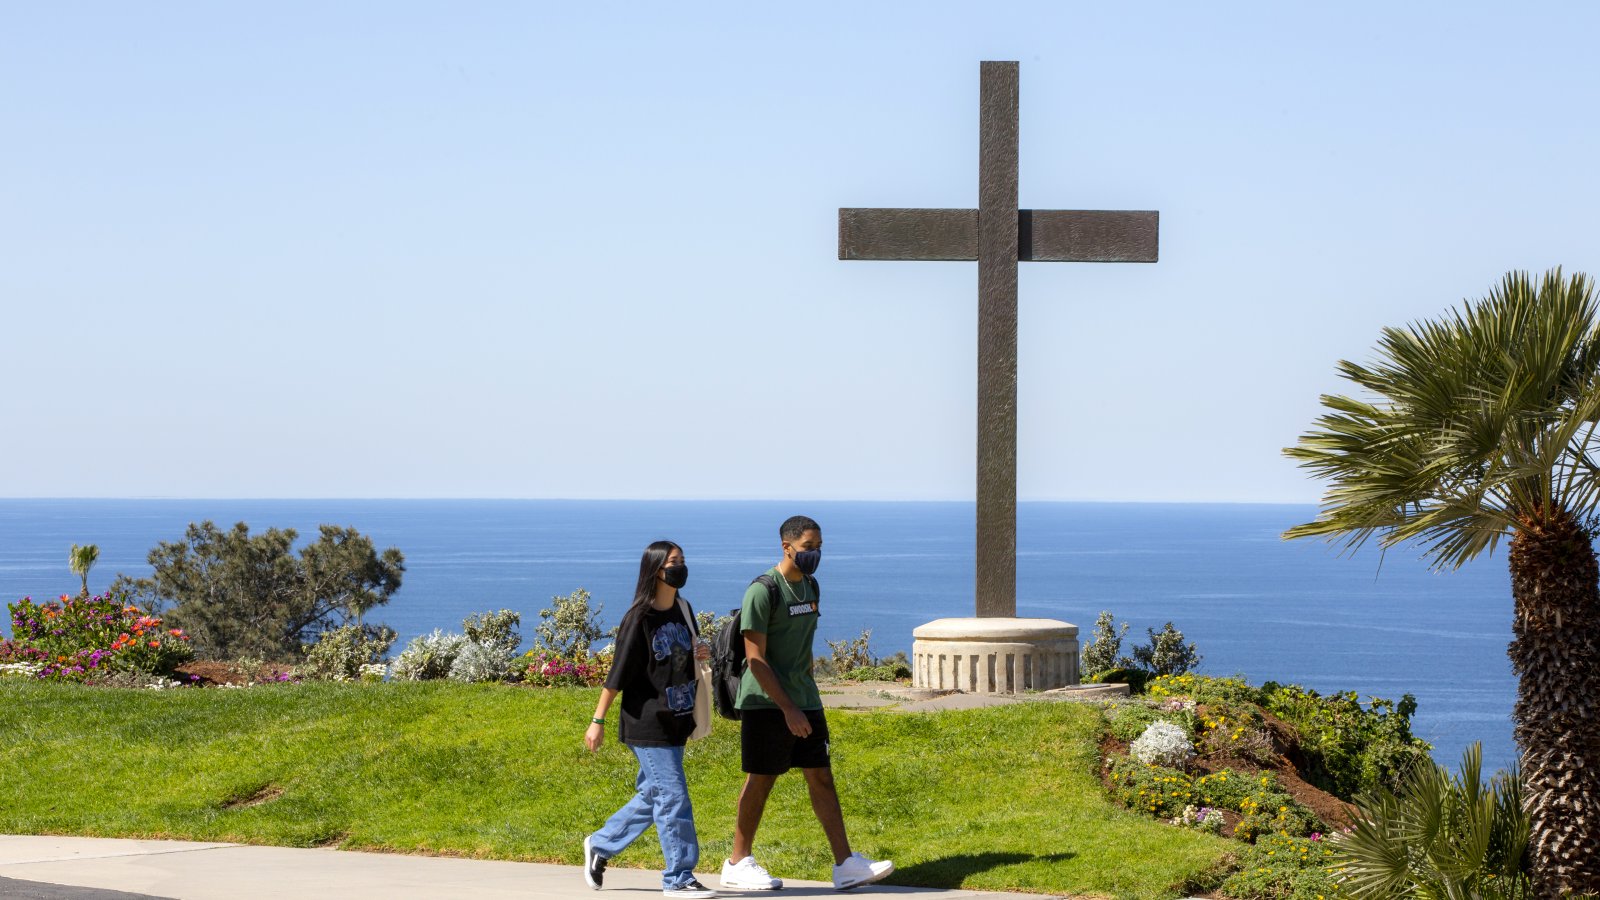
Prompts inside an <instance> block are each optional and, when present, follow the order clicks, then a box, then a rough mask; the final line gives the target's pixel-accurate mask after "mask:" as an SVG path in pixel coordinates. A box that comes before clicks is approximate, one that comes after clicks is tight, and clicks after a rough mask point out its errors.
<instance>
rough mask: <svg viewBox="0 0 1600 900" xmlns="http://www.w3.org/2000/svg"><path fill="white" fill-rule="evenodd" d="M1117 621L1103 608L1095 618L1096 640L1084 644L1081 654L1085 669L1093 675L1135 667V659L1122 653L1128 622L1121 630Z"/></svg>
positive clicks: (1123, 624)
mask: <svg viewBox="0 0 1600 900" xmlns="http://www.w3.org/2000/svg"><path fill="white" fill-rule="evenodd" d="M1115 622H1116V617H1115V616H1113V615H1111V611H1110V610H1108V609H1103V610H1101V611H1100V615H1099V616H1097V617H1096V618H1095V620H1094V641H1092V642H1091V643H1089V644H1086V645H1084V648H1083V651H1082V653H1081V654H1080V655H1081V656H1082V659H1083V671H1084V672H1085V673H1086V674H1088V675H1089V676H1091V677H1092V676H1094V675H1097V674H1099V673H1101V672H1107V671H1110V670H1112V669H1131V668H1133V660H1131V659H1129V658H1128V657H1126V656H1123V655H1121V654H1122V639H1123V637H1125V636H1126V635H1127V633H1128V623H1126V622H1124V623H1122V628H1121V630H1118V629H1117V627H1116V624H1115ZM1115 683H1117V684H1125V683H1126V682H1115Z"/></svg>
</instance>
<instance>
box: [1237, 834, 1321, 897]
mask: <svg viewBox="0 0 1600 900" xmlns="http://www.w3.org/2000/svg"><path fill="white" fill-rule="evenodd" d="M1330 843H1331V842H1330V841H1328V840H1325V839H1324V838H1323V836H1322V835H1321V834H1319V833H1313V834H1312V835H1311V836H1310V837H1289V836H1287V835H1281V834H1273V835H1268V836H1266V837H1263V838H1262V839H1261V840H1259V841H1257V842H1256V844H1255V846H1253V847H1251V848H1249V849H1248V850H1246V851H1245V852H1244V853H1243V854H1241V855H1240V857H1239V870H1238V871H1237V872H1235V873H1234V874H1232V875H1230V876H1228V879H1227V880H1226V881H1224V882H1223V883H1222V889H1221V890H1222V895H1223V896H1224V897H1232V898H1235V900H1335V898H1337V897H1342V896H1345V895H1344V894H1342V893H1340V887H1339V885H1338V884H1337V882H1336V881H1335V878H1334V875H1333V874H1332V873H1330V872H1329V871H1328V869H1329V863H1330V862H1331V860H1332V859H1333V850H1332V849H1331V848H1330V846H1329V845H1330Z"/></svg>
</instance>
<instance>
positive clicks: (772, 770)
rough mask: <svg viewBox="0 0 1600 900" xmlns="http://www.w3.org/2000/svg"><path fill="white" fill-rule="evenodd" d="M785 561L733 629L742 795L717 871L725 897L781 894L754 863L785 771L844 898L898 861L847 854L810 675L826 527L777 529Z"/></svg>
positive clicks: (757, 586)
mask: <svg viewBox="0 0 1600 900" xmlns="http://www.w3.org/2000/svg"><path fill="white" fill-rule="evenodd" d="M778 538H779V540H780V541H782V545H783V559H781V560H779V561H778V564H777V565H776V566H773V567H772V568H770V569H768V570H767V572H766V574H767V577H768V578H770V579H772V581H773V582H774V586H775V587H776V588H777V598H776V599H777V602H776V603H774V602H773V596H772V592H771V591H769V590H768V589H767V587H766V585H764V584H762V583H761V582H760V581H757V582H755V583H753V584H751V585H750V587H749V589H748V590H746V591H745V594H744V609H743V610H742V612H741V613H740V622H739V627H740V628H741V630H743V632H744V647H745V656H746V659H747V660H748V661H749V665H748V668H746V669H745V673H744V679H743V681H742V682H741V683H740V685H739V698H738V706H739V710H740V712H741V717H740V720H739V731H740V743H741V745H742V751H743V758H744V771H745V780H744V789H743V790H741V791H740V792H739V814H738V819H737V820H736V821H735V823H734V828H733V857H732V859H729V860H728V861H727V862H725V863H723V865H722V886H723V887H724V888H727V889H729V890H742V891H771V890H777V889H778V888H781V887H783V881H782V880H781V879H777V878H773V877H772V876H771V875H770V874H768V872H767V870H766V869H763V868H762V867H761V865H760V864H759V863H757V862H756V860H755V857H754V856H752V855H751V851H752V848H753V845H754V844H755V839H756V828H757V826H759V825H760V824H761V813H762V810H764V809H765V808H766V805H767V796H768V795H769V794H771V793H772V785H773V784H774V783H776V782H777V780H778V776H779V775H782V774H783V773H784V772H787V771H789V770H790V769H791V768H799V769H800V771H801V772H803V773H805V779H806V789H807V790H808V791H809V792H810V794H811V809H812V811H813V812H815V813H816V814H817V821H819V822H821V823H822V830H823V833H825V834H826V835H827V836H828V846H829V847H830V848H831V849H832V850H833V863H834V865H833V886H834V888H835V889H836V890H841V891H845V890H849V889H850V888H854V887H860V886H861V885H864V884H871V883H872V882H874V881H878V880H880V879H882V878H883V877H885V876H887V875H888V874H889V873H890V872H893V871H894V863H892V862H889V861H887V860H885V861H883V862H875V861H873V860H870V859H868V858H866V857H865V856H862V855H861V854H859V853H852V852H851V851H850V840H849V839H848V838H847V837H846V836H845V831H844V816H843V814H841V813H840V811H839V794H838V792H837V791H836V790H835V789H834V786H833V769H832V768H831V763H830V761H829V758H828V720H827V719H825V718H824V717H823V715H822V696H821V695H820V694H819V693H818V692H817V682H816V679H814V678H812V677H811V649H812V648H811V643H812V640H813V638H814V637H815V636H816V633H817V600H818V593H819V592H818V589H817V581H816V579H815V578H812V577H811V573H812V572H815V571H816V570H817V566H818V564H819V563H821V561H822V528H821V526H819V525H817V523H816V522H814V521H812V520H811V519H808V518H806V517H805V516H795V517H793V518H791V519H789V520H788V521H786V522H784V523H783V525H782V527H780V528H779V529H778Z"/></svg>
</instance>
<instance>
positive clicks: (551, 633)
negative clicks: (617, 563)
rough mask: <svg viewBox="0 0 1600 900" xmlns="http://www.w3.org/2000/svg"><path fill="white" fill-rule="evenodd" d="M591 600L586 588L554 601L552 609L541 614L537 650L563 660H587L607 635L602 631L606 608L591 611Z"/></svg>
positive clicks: (551, 602)
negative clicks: (602, 616)
mask: <svg viewBox="0 0 1600 900" xmlns="http://www.w3.org/2000/svg"><path fill="white" fill-rule="evenodd" d="M589 599H590V598H589V592H588V591H586V590H584V589H583V588H578V589H577V590H575V591H573V592H572V593H570V594H568V595H567V596H565V597H551V598H550V604H551V605H550V606H549V607H548V608H546V609H541V610H539V625H538V626H537V627H536V628H535V629H534V641H533V649H534V650H535V651H544V652H545V653H546V654H547V655H550V656H557V657H560V658H562V659H575V658H578V657H584V656H587V655H588V653H589V647H590V646H591V645H593V644H594V642H595V641H598V640H600V639H601V638H603V637H605V634H606V633H605V629H603V628H601V627H600V610H601V608H602V607H600V606H599V605H598V604H597V605H596V606H595V607H594V609H592V610H591V609H590V608H589Z"/></svg>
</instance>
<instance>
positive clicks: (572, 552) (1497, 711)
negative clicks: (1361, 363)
mask: <svg viewBox="0 0 1600 900" xmlns="http://www.w3.org/2000/svg"><path fill="white" fill-rule="evenodd" d="M796 512H801V513H804V514H806V515H810V516H812V517H813V518H815V519H817V520H818V521H819V522H820V523H821V524H822V526H823V530H824V538H825V549H824V553H823V563H822V568H821V569H820V570H819V571H818V573H817V574H818V577H819V578H820V579H821V581H822V586H823V616H822V619H821V622H820V623H819V635H818V636H819V644H818V647H819V650H823V651H824V652H825V649H826V648H825V647H824V646H823V645H822V644H821V643H820V640H822V639H835V640H838V639H843V638H847V637H854V636H855V635H857V634H859V633H860V632H861V630H862V629H866V628H870V629H871V630H872V647H873V650H874V652H876V653H878V654H879V655H887V654H889V653H892V652H894V651H896V650H905V651H909V650H910V646H911V630H912V629H913V628H915V627H916V626H917V625H919V624H921V623H923V622H926V621H928V620H930V619H934V618H940V617H944V616H960V615H971V612H972V582H973V528H974V524H973V523H974V519H973V516H974V512H973V505H972V504H971V503H854V502H830V503H777V502H758V501H752V502H700V501H694V502H680V501H661V502H633V501H509V500H506V501H463V500H0V598H4V599H5V600H6V601H8V602H9V601H14V600H16V599H19V598H21V597H24V596H32V597H34V598H35V599H42V598H47V597H53V596H56V595H59V594H62V593H67V592H70V591H72V590H75V589H76V587H77V586H78V581H77V578H76V576H74V575H72V574H71V572H70V571H69V570H68V567H67V550H68V548H69V547H70V546H71V545H72V544H74V543H77V544H88V543H92V544H98V545H99V546H100V561H99V563H98V565H96V567H95V568H94V570H93V572H92V573H91V576H90V587H91V589H93V590H96V591H99V590H102V589H104V588H105V587H106V586H107V585H109V584H110V582H111V580H112V578H113V577H115V575H116V574H117V573H119V572H123V573H127V574H129V575H134V576H141V575H148V574H149V571H150V568H149V566H148V564H147V563H146V561H145V557H146V554H148V553H149V551H150V549H151V548H152V547H154V546H155V545H156V543H157V542H159V541H173V540H178V539H179V538H181V537H182V535H183V532H184V528H185V527H186V526H187V525H188V524H189V523H190V522H198V521H201V520H204V519H210V520H213V521H215V522H216V523H217V524H218V525H219V526H221V527H227V526H230V525H232V524H233V523H235V522H240V521H242V522H247V523H249V525H250V526H251V528H252V530H255V531H259V530H263V529H265V528H268V527H278V528H294V529H296V530H297V531H298V532H299V533H300V535H301V538H302V540H304V539H306V538H307V537H310V536H315V534H316V530H317V526H318V525H319V524H331V525H340V526H353V527H355V528H357V529H359V530H360V531H361V532H363V533H365V534H367V535H369V536H371V537H372V538H373V540H374V542H375V543H377V545H378V546H379V547H380V548H383V547H389V546H394V547H398V548H400V550H401V551H402V552H403V553H404V554H405V557H406V574H405V579H404V584H403V586H402V588H401V589H400V590H399V591H398V592H397V593H396V594H395V596H394V598H393V600H392V601H391V602H390V603H389V604H388V606H386V607H381V608H379V609H377V610H374V611H372V612H370V613H369V614H368V621H376V622H384V623H387V624H388V625H389V626H390V627H392V628H394V629H395V630H396V631H397V632H399V635H400V642H399V643H397V644H396V649H397V650H398V648H399V646H401V645H403V643H404V642H405V641H406V640H408V639H410V638H411V637H413V636H415V635H417V634H421V633H424V632H428V631H431V630H432V629H434V628H443V629H446V630H456V631H459V630H460V626H461V619H462V618H463V617H464V616H466V615H467V614H469V613H472V612H479V611H485V610H494V609H501V608H506V609H513V610H519V611H521V612H522V613H523V633H524V634H525V635H526V634H530V633H531V632H532V628H533V624H532V623H533V622H534V621H536V620H537V616H538V611H539V609H541V608H543V607H545V606H546V605H548V603H549V601H550V598H551V597H553V596H555V595H564V594H567V593H570V592H571V591H572V590H574V589H576V588H580V587H582V588H587V589H588V590H589V591H591V592H592V593H593V595H594V598H595V600H596V601H597V602H598V603H600V604H602V605H603V614H602V618H603V619H604V620H605V621H606V622H607V623H608V624H609V623H614V622H615V620H616V619H617V618H618V617H619V616H620V615H621V613H622V611H623V609H624V608H625V607H626V605H627V603H628V599H629V596H630V594H631V591H632V587H633V583H634V580H635V579H636V577H637V574H638V573H637V570H638V559H639V553H640V551H641V550H642V549H643V547H644V545H646V544H647V543H649V542H650V541H652V540H656V539H658V538H663V537H664V538H668V539H671V540H674V541H676V542H678V543H679V544H681V545H683V547H684V549H685V551H686V555H687V557H688V563H689V571H690V578H689V584H688V586H687V587H686V588H685V589H684V594H685V596H687V597H688V598H689V599H690V600H691V602H693V603H694V604H695V606H696V608H700V609H716V610H721V611H726V610H727V609H729V608H731V607H733V606H735V605H737V603H738V598H739V596H740V595H741V594H742V592H743V589H744V586H745V585H746V584H747V583H748V582H749V581H750V579H751V578H752V577H753V576H754V575H756V574H757V573H759V572H761V571H762V570H763V569H764V568H765V567H767V566H769V565H771V564H772V563H773V562H775V561H776V558H777V556H778V537H777V526H778V523H779V522H781V521H782V520H783V519H784V518H785V517H787V516H789V515H791V514H793V513H796ZM1314 514H1315V509H1314V508H1313V507H1310V506H1289V505H1209V504H1171V505H1166V504H1088V503H1023V504H1021V505H1020V508H1019V513H1018V533H1017V544H1018V547H1017V551H1018V559H1017V593H1018V597H1017V609H1018V614H1019V615H1023V616H1048V617H1052V618H1059V619H1065V620H1066V621H1069V622H1073V623H1076V624H1077V625H1079V627H1080V628H1081V629H1082V632H1083V635H1084V636H1085V637H1087V636H1088V633H1089V630H1090V627H1091V626H1092V625H1093V623H1094V619H1095V615H1096V614H1097V613H1098V612H1099V611H1100V610H1106V609H1108V610H1111V611H1113V612H1114V613H1115V614H1116V615H1117V618H1118V619H1119V620H1121V621H1126V622H1129V623H1131V624H1132V626H1133V628H1132V630H1131V631H1130V633H1129V639H1130V640H1129V642H1128V643H1132V641H1133V639H1134V638H1136V637H1137V638H1139V639H1141V640H1142V639H1143V637H1144V632H1145V629H1146V628H1156V629H1159V628H1160V627H1161V625H1162V624H1163V623H1165V622H1167V621H1171V622H1173V623H1175V624H1176V625H1177V627H1178V628H1180V629H1182V630H1183V632H1184V633H1185V635H1186V636H1187V637H1188V638H1189V639H1190V640H1192V641H1194V642H1195V643H1196V644H1198V646H1199V649H1200V652H1201V653H1202V654H1204V657H1205V659H1204V663H1203V665H1202V666H1201V669H1200V671H1202V672H1204V673H1206V674H1213V675H1242V676H1244V677H1245V678H1247V679H1249V680H1250V681H1251V682H1252V683H1260V682H1262V681H1265V680H1269V679H1270V680H1276V681H1282V682H1298V683H1300V684H1304V685H1306V686H1308V687H1313V688H1316V689H1318V690H1322V691H1336V690H1354V691H1357V692H1359V693H1360V694H1362V695H1363V697H1366V696H1369V695H1374V696H1379V697H1387V698H1391V699H1398V698H1399V697H1400V695H1402V694H1404V693H1411V694H1414V695H1415V696H1416V697H1417V701H1418V704H1419V708H1418V712H1417V715H1416V719H1415V721H1414V726H1415V729H1416V732H1417V733H1418V734H1419V736H1421V737H1423V738H1425V739H1426V740H1428V741H1430V742H1432V743H1433V744H1434V745H1435V753H1434V755H1435V758H1436V759H1438V760H1439V761H1441V762H1445V763H1449V764H1452V765H1453V764H1454V763H1455V762H1456V761H1458V760H1459V758H1460V755H1461V751H1462V750H1463V749H1464V748H1465V747H1466V745H1467V744H1469V743H1471V742H1472V741H1482V743H1483V746H1484V762H1485V764H1486V765H1487V766H1489V767H1491V768H1493V767H1509V766H1510V765H1511V764H1512V763H1513V762H1514V761H1515V756H1516V751H1515V746H1514V744H1513V742H1512V738H1511V723H1510V719H1509V716H1510V712H1511V707H1512V702H1513V700H1514V696H1515V689H1516V683H1515V679H1514V677H1513V675H1512V673H1511V668H1510V664H1509V662H1508V661H1507V658H1506V652H1505V651H1506V645H1507V643H1508V642H1509V641H1510V639H1511V599H1510V586H1509V578H1508V576H1507V572H1506V563H1505V553H1504V548H1503V547H1502V549H1501V551H1500V552H1498V553H1496V554H1495V555H1494V556H1490V557H1484V558H1482V559H1480V560H1478V561H1476V562H1474V563H1472V564H1470V565H1469V566H1468V567H1466V568H1465V569H1463V570H1461V571H1458V572H1451V573H1445V574H1438V573H1433V572H1430V571H1429V570H1428V569H1427V567H1426V566H1425V565H1424V564H1423V563H1421V562H1420V561H1419V560H1418V559H1417V558H1416V554H1415V553H1408V552H1401V551H1392V552H1390V553H1388V554H1387V555H1382V554H1380V553H1379V552H1378V551H1377V550H1376V549H1365V550H1363V551H1361V552H1360V553H1358V554H1356V555H1354V556H1353V557H1351V556H1341V555H1340V554H1339V553H1338V552H1337V551H1336V550H1334V549H1333V548H1330V547H1329V546H1328V545H1325V544H1321V543H1316V542H1305V541H1298V542H1285V541H1283V540H1282V539H1281V538H1280V534H1281V533H1282V531H1283V530H1284V529H1285V528H1287V527H1288V526H1290V525H1293V524H1297V523H1299V522H1303V521H1307V520H1308V519H1310V518H1311V517H1312V516H1313V515H1314ZM8 624H9V622H0V627H3V626H4V625H8ZM1124 649H1125V650H1126V649H1127V646H1126V645H1125V647H1124Z"/></svg>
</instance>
